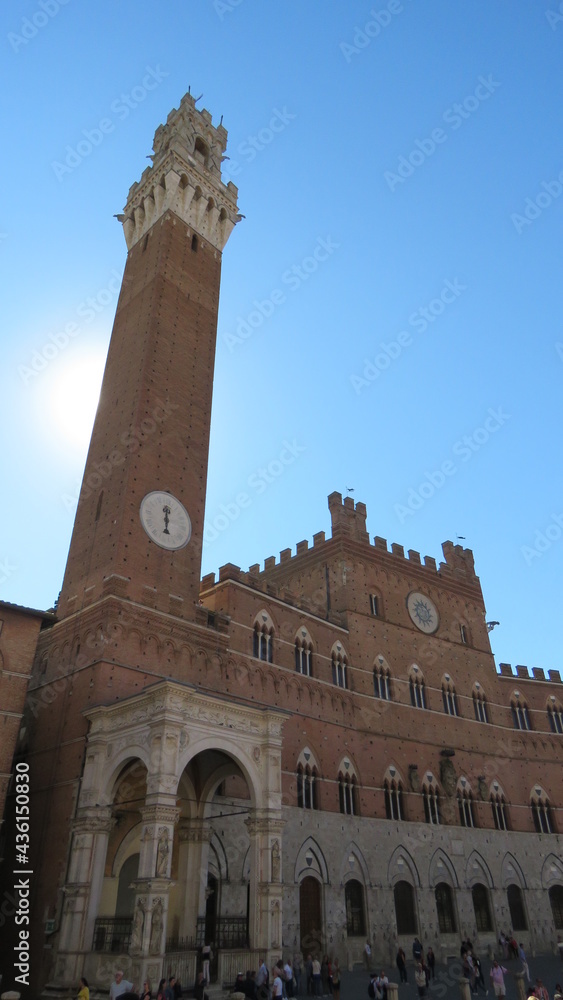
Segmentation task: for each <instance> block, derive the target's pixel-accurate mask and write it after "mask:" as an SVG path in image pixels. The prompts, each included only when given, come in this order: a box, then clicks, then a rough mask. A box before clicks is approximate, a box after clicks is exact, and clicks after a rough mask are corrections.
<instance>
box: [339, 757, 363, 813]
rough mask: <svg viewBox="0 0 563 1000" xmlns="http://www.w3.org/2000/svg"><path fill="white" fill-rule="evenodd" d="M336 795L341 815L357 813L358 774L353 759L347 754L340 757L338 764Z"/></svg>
mask: <svg viewBox="0 0 563 1000" xmlns="http://www.w3.org/2000/svg"><path fill="white" fill-rule="evenodd" d="M338 796H339V804H340V812H341V813H342V814H343V815H345V816H358V815H359V802H358V775H357V772H356V768H355V766H354V762H353V760H352V759H351V758H350V757H349V756H347V755H345V756H344V757H342V759H341V761H340V764H339V766H338Z"/></svg>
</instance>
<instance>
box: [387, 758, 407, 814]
mask: <svg viewBox="0 0 563 1000" xmlns="http://www.w3.org/2000/svg"><path fill="white" fill-rule="evenodd" d="M404 787H405V783H404V781H403V777H402V775H401V772H400V771H399V769H398V768H397V767H396V766H395V764H393V763H391V764H389V765H388V767H387V769H386V771H385V774H384V775H383V797H384V800H385V816H386V818H387V819H395V820H401V819H405V818H406V817H405V802H404V795H403V789H404Z"/></svg>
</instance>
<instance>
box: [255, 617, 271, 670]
mask: <svg viewBox="0 0 563 1000" xmlns="http://www.w3.org/2000/svg"><path fill="white" fill-rule="evenodd" d="M252 652H253V655H254V656H255V657H256V659H257V660H265V662H266V663H273V661H274V626H273V622H272V619H271V618H270V616H269V614H268V613H267V612H266V611H261V612H260V614H259V615H257V617H256V621H255V622H254V634H253V644H252Z"/></svg>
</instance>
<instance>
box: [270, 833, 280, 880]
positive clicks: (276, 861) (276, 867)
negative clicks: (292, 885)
mask: <svg viewBox="0 0 563 1000" xmlns="http://www.w3.org/2000/svg"><path fill="white" fill-rule="evenodd" d="M272 882H281V859H280V845H279V841H278V840H274V843H273V844H272Z"/></svg>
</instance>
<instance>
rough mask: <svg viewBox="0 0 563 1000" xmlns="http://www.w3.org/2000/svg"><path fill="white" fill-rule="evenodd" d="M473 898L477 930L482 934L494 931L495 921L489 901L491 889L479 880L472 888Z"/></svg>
mask: <svg viewBox="0 0 563 1000" xmlns="http://www.w3.org/2000/svg"><path fill="white" fill-rule="evenodd" d="M471 898H472V900H473V911H474V913H475V926H476V928H477V932H478V933H479V934H482V933H487V932H489V931H492V930H493V921H492V918H491V907H490V903H489V890H488V889H487V887H486V886H485V885H483V884H482V883H481V882H478V883H477V884H476V885H474V886H473V888H472V890H471Z"/></svg>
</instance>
